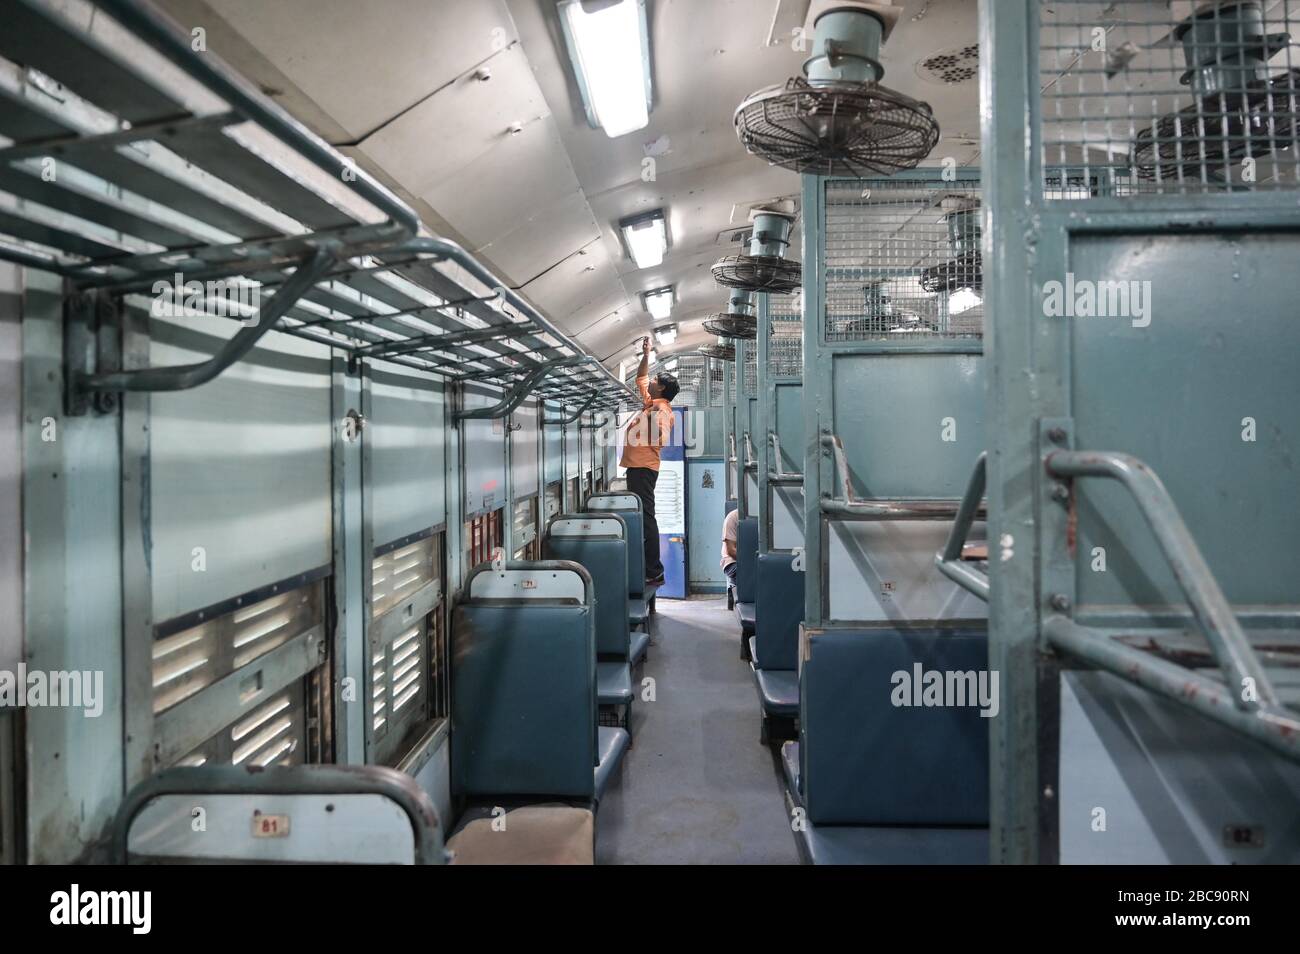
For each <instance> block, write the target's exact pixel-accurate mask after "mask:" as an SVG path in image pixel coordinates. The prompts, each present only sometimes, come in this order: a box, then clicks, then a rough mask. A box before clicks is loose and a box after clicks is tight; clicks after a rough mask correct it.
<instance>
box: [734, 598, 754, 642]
mask: <svg viewBox="0 0 1300 954" xmlns="http://www.w3.org/2000/svg"><path fill="white" fill-rule="evenodd" d="M736 619H738V620H740V631H741V632H742V633H744V634H745V635H750V634H751V633H753V632H754V619H755V613H754V604H753V603H737V604H736Z"/></svg>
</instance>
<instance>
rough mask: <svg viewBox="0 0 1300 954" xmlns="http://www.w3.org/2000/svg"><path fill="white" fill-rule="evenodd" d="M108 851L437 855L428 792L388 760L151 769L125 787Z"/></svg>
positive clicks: (191, 857)
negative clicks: (197, 821) (199, 822)
mask: <svg viewBox="0 0 1300 954" xmlns="http://www.w3.org/2000/svg"><path fill="white" fill-rule="evenodd" d="M196 805H201V806H202V808H203V826H202V827H201V828H200V829H198V830H196V828H195V825H194V818H195V814H194V808H195V806H196ZM112 860H113V862H114V863H116V864H126V863H128V862H129V861H132V860H136V861H143V862H146V863H155V864H156V863H171V864H174V863H181V862H198V863H208V864H211V863H215V862H239V863H241V864H443V863H445V861H446V852H445V851H444V850H443V830H442V826H441V824H440V822H439V819H438V813H437V810H436V809H435V808H434V806H433V802H432V801H431V800H430V798H429V794H428V793H427V792H426V791H425V790H424V789H422V788H421V787H420V786H419V784H418V783H417V782H416V781H415V779H414V778H412V777H411V776H410V775H407V774H406V773H405V772H400V771H398V770H397V769H392V768H386V767H384V766H379V765H291V766H279V765H276V766H269V767H266V768H257V769H252V768H250V767H249V766H240V765H200V766H184V767H177V768H171V769H167V770H165V771H162V772H159V773H158V774H157V775H153V776H151V777H149V778H148V779H146V780H145V781H144V782H141V783H140V784H139V785H138V786H137V787H136V788H135V789H133V790H132V791H131V793H130V794H129V795H128V796H127V797H126V798H125V799H124V800H123V802H122V804H121V806H120V807H119V809H118V813H117V817H116V819H115V822H114V829H113V854H112Z"/></svg>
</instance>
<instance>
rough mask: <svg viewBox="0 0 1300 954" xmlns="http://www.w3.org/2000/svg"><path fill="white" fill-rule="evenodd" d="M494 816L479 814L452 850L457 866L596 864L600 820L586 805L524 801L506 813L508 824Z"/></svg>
mask: <svg viewBox="0 0 1300 954" xmlns="http://www.w3.org/2000/svg"><path fill="white" fill-rule="evenodd" d="M493 821H494V819H493V818H491V817H479V818H475V819H473V820H472V821H470V822H469V823H468V824H466V825H465V826H464V827H463V828H461V829H460V831H458V832H457V833H456V834H455V835H453V836H452V838H451V840H450V841H448V842H447V848H448V850H449V851H451V852H453V854H454V857H453V858H452V861H451V863H452V864H453V865H592V864H595V863H596V820H595V816H594V815H593V814H592V813H591V810H590V809H587V808H575V807H573V806H571V805H525V806H523V807H521V808H516V809H514V810H513V811H509V812H506V815H505V828H504V829H502V828H501V826H500V825H497V826H496V828H494V827H493V824H492V823H493Z"/></svg>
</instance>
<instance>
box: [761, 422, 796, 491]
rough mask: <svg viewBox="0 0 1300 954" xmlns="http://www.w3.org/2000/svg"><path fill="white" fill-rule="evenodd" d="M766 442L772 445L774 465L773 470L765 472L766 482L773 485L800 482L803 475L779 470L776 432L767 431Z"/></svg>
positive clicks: (779, 445) (779, 452)
mask: <svg viewBox="0 0 1300 954" xmlns="http://www.w3.org/2000/svg"><path fill="white" fill-rule="evenodd" d="M767 440H768V442H769V443H770V444H771V445H772V460H773V461H774V462H775V464H776V469H775V470H769V471H768V472H767V479H768V482H769V483H774V484H794V483H799V482H801V481H802V480H803V474H801V473H798V472H797V471H793V470H782V469H781V438H779V437H778V436H777V434H776V431H768V432H767Z"/></svg>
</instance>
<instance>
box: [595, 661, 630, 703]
mask: <svg viewBox="0 0 1300 954" xmlns="http://www.w3.org/2000/svg"><path fill="white" fill-rule="evenodd" d="M596 701H597V702H599V703H600V704H601V705H602V706H625V705H628V704H630V703H631V702H632V669H631V667H630V666H628V664H627V663H626V662H623V661H619V662H598V663H596Z"/></svg>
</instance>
